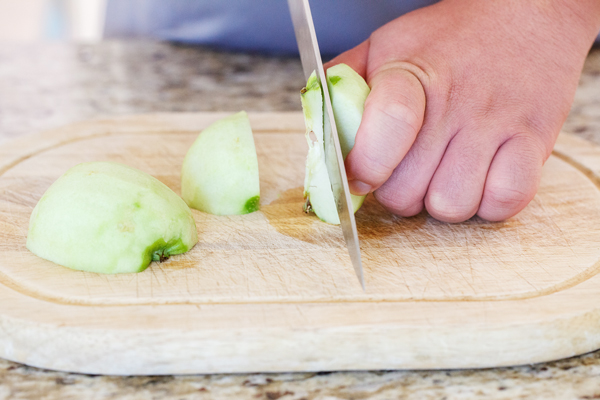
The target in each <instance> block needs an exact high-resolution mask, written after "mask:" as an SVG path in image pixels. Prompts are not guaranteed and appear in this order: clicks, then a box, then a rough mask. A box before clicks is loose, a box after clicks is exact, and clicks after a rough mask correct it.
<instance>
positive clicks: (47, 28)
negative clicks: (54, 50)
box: [0, 0, 106, 43]
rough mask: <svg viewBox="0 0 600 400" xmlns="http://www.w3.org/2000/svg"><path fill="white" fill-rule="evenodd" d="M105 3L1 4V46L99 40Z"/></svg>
mask: <svg viewBox="0 0 600 400" xmlns="http://www.w3.org/2000/svg"><path fill="white" fill-rule="evenodd" d="M105 9H106V0H0V42H13V43H24V42H35V41H43V40H68V41H84V42H90V41H98V40H101V39H102V31H103V27H104V15H105Z"/></svg>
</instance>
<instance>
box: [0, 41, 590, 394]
mask: <svg viewBox="0 0 600 400" xmlns="http://www.w3.org/2000/svg"><path fill="white" fill-rule="evenodd" d="M302 83H303V77H302V71H301V67H300V64H299V60H298V59H295V58H270V57H264V56H259V55H248V54H230V53H221V52H217V51H214V50H210V49H206V48H194V47H185V46H174V45H169V44H165V43H156V42H108V43H101V44H94V45H73V44H71V45H69V44H37V45H28V46H23V45H20V46H12V45H6V44H0V142H2V141H6V140H9V139H11V138H14V137H19V136H23V135H26V134H29V133H35V132H38V131H40V130H47V129H51V128H56V127H59V126H61V125H64V124H68V123H70V122H74V121H79V120H85V119H89V118H99V117H102V116H111V115H122V114H133V113H148V112H156V111H210V110H219V111H239V110H241V109H245V110H256V111H258V110H262V111H290V110H299V109H300V101H299V97H298V89H299V88H300V87H302ZM564 131H566V132H570V133H575V134H578V135H581V136H583V137H585V138H586V139H588V140H591V141H593V142H595V143H598V144H600V49H596V50H594V51H592V53H591V54H590V56H589V57H588V60H587V62H586V65H585V68H584V73H583V75H582V78H581V82H580V86H579V89H578V91H577V94H576V97H575V102H574V104H573V108H572V111H571V114H570V115H569V118H568V120H567V122H566V123H565V126H564ZM599 329H600V328H599ZM225 398H229V399H267V400H275V399H282V400H300V399H306V400H313V399H314V400H333V399H348V400H350V399H356V400H358V399H367V398H368V399H406V400H413V399H415V400H417V399H418V400H430V399H431V400H433V399H435V400H444V399H445V400H453V399H467V400H471V399H490V400H492V399H493V400H500V399H506V400H508V399H546V400H552V399H581V400H584V399H600V351H598V352H595V353H591V354H587V355H584V356H580V357H574V358H571V359H568V360H563V361H557V362H551V363H545V364H539V365H534V366H521V367H513V368H497V369H487V370H459V371H380V372H337V373H328V374H314V373H302V374H251V375H198V376H174V377H173V376H164V377H111V376H89V375H79V374H69V373H63V372H53V371H46V370H41V369H37V368H32V367H27V366H24V365H20V364H16V363H13V362H10V361H4V360H0V400H4V399H43V400H55V399H56V400H70V399H89V400H96V399H128V400H129V399H131V400H133V399H157V400H158V399H165V400H194V399H225Z"/></svg>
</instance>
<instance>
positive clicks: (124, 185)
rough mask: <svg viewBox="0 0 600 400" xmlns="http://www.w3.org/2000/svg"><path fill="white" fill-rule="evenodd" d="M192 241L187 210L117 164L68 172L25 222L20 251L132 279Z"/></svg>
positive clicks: (150, 180)
mask: <svg viewBox="0 0 600 400" xmlns="http://www.w3.org/2000/svg"><path fill="white" fill-rule="evenodd" d="M197 242H198V233H197V231H196V224H195V223H194V218H193V217H192V213H191V211H190V209H189V207H188V206H187V205H186V204H185V202H184V201H183V200H181V198H180V197H179V196H177V195H176V194H175V193H174V192H173V191H172V190H171V189H169V188H168V187H167V186H166V185H165V184H163V183H162V182H160V181H159V180H158V179H156V178H154V177H152V176H150V175H148V174H146V173H145V172H142V171H140V170H137V169H135V168H132V167H128V166H126V165H123V164H118V163H113V162H90V163H83V164H79V165H76V166H74V167H73V168H71V169H69V170H68V171H67V172H66V173H65V174H64V175H63V176H61V177H60V178H59V179H58V180H56V182H54V183H53V184H52V186H50V188H48V190H47V191H46V193H44V195H43V196H42V198H41V199H40V200H39V202H38V203H37V205H36V206H35V208H34V209H33V212H32V214H31V218H30V220H29V232H28V235H27V248H28V249H29V250H30V251H31V252H33V253H34V254H36V255H37V256H39V257H41V258H44V259H46V260H50V261H53V262H55V263H56V264H60V265H63V266H65V267H68V268H72V269H76V270H82V271H89V272H98V273H104V274H116V273H130V272H140V271H143V270H144V269H146V268H147V267H148V265H149V264H150V262H151V261H163V260H165V259H167V258H169V257H170V256H172V255H175V254H181V253H185V252H186V251H188V250H190V249H191V248H192V247H193V246H194V245H195V244H196V243H197Z"/></svg>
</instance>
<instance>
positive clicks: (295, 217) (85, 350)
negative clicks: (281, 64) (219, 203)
mask: <svg viewBox="0 0 600 400" xmlns="http://www.w3.org/2000/svg"><path fill="white" fill-rule="evenodd" d="M224 115H227V114H218V113H204V114H162V115H161V114H158V115H144V116H133V117H125V118H115V119H111V120H105V121H89V122H83V123H80V124H75V125H71V126H67V127H65V128H61V129H58V130H55V131H51V132H45V133H42V134H38V135H35V136H31V137H29V138H24V139H22V140H19V141H15V142H12V143H10V144H8V145H5V146H3V147H2V148H0V235H1V239H2V240H1V241H0V356H2V357H5V358H9V359H12V360H15V361H19V362H24V363H27V364H31V365H35V366H41V367H45V368H53V369H62V370H69V371H76V372H88V373H109V374H173V373H200V372H248V371H292V370H294V371H297V370H333V369H335V370H341V369H391V368H464V367H487V366H495V365H509V364H519V363H530V362H536V361H544V360H550V359H556V358H562V357H567V356H571V355H575V354H580V353H583V352H586V351H590V350H594V349H596V348H598V347H600V328H598V327H599V326H600V324H599V323H600V310H599V309H598V307H597V306H596V304H600V303H599V300H600V278H598V277H597V272H598V269H599V268H600V267H599V265H600V264H599V263H598V261H599V260H600V245H599V243H600V190H599V188H598V183H599V182H600V181H599V180H598V178H597V177H598V171H600V148H598V147H596V146H594V145H591V144H590V143H587V142H584V141H582V140H579V139H576V138H574V137H570V136H567V135H561V136H560V138H559V141H558V143H557V146H556V150H555V155H554V156H553V157H551V158H550V159H549V160H548V162H547V163H546V165H545V167H544V173H543V178H542V184H541V186H540V189H539V193H538V195H537V196H536V197H535V199H534V201H533V202H532V203H531V204H530V205H529V206H528V207H527V208H526V209H525V210H524V211H523V212H521V213H520V214H519V215H518V216H516V217H514V218H512V219H510V220H508V221H504V222H501V223H490V222H486V221H482V220H480V219H477V218H474V219H471V220H469V221H467V222H465V223H461V224H446V223H441V222H438V221H435V220H433V219H432V218H430V217H429V216H427V215H426V214H421V215H419V216H416V217H413V218H399V217H395V216H393V215H391V214H389V213H387V212H386V211H385V210H383V208H382V207H381V206H379V205H378V204H377V202H376V201H375V200H374V199H373V198H372V197H369V198H368V200H367V201H366V203H365V205H364V206H363V208H362V209H361V210H360V211H359V212H358V213H357V216H356V217H357V224H358V229H359V236H360V239H361V250H362V256H363V261H364V266H365V278H366V283H367V290H366V292H363V291H362V290H361V288H360V285H359V284H358V281H357V280H356V277H355V276H354V272H353V270H352V267H351V265H350V260H349V257H348V254H347V251H346V248H345V245H344V242H343V237H342V235H341V231H340V229H339V227H336V226H332V225H328V224H325V223H323V222H321V221H319V220H318V219H317V218H316V217H314V216H309V215H306V214H304V213H303V212H302V203H303V198H302V185H303V179H304V160H305V156H306V151H307V146H306V142H305V139H304V136H303V130H304V124H303V119H302V116H301V114H299V113H270V114H269V113H265V114H259V113H256V114H250V119H251V124H252V127H253V130H254V135H255V141H256V147H257V152H258V156H259V169H260V179H261V211H259V212H256V213H253V214H249V215H244V216H231V217H221V216H212V215H208V214H205V213H202V212H197V211H194V217H195V219H196V223H197V227H198V233H199V237H200V242H199V243H198V245H196V247H194V249H193V250H191V251H190V252H188V253H186V254H184V255H181V256H175V257H172V258H171V259H170V260H168V261H167V262H164V263H152V264H151V266H150V267H149V268H148V269H147V270H146V271H144V272H142V273H139V274H124V275H100V274H93V273H86V272H79V271H72V270H69V269H67V268H64V267H61V266H58V265H55V264H53V263H51V262H48V261H45V260H42V259H40V258H38V257H36V256H35V255H33V254H31V253H30V252H29V251H28V250H27V249H26V248H25V239H26V235H27V226H28V220H29V215H30V213H31V210H32V209H33V207H34V206H35V204H36V202H37V201H38V200H39V198H40V197H41V195H42V194H43V193H44V191H45V190H46V189H47V188H48V187H49V186H50V184H51V183H52V182H53V181H54V180H55V179H56V178H58V177H59V176H60V175H62V174H63V173H64V172H65V171H66V170H67V169H68V168H70V167H71V166H73V165H75V164H77V163H80V162H84V161H98V160H104V161H117V162H122V163H125V164H128V165H131V166H133V167H136V168H139V169H141V170H143V171H145V172H148V173H150V174H151V175H153V176H155V177H156V178H158V179H160V180H161V181H162V182H164V183H165V184H166V185H167V186H169V187H171V188H172V189H173V190H174V191H175V192H176V193H179V192H180V169H181V163H182V161H183V157H184V155H185V153H186V151H187V149H188V148H189V146H190V145H191V143H192V142H193V141H194V139H195V138H196V136H197V134H198V133H199V132H200V130H201V129H202V128H203V127H205V126H207V125H208V124H210V123H211V122H212V121H215V120H216V119H218V118H221V117H223V116H224Z"/></svg>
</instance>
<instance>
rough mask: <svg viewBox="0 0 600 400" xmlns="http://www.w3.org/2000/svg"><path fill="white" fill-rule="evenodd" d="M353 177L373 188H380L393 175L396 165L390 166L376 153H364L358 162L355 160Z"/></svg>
mask: <svg viewBox="0 0 600 400" xmlns="http://www.w3.org/2000/svg"><path fill="white" fill-rule="evenodd" d="M353 161H354V165H355V167H354V168H353V175H354V176H355V178H356V179H358V180H361V181H363V182H365V183H368V184H370V185H371V186H375V187H379V185H381V184H382V183H383V182H385V181H386V180H387V179H388V178H389V177H390V175H391V173H392V171H393V169H394V168H395V167H396V166H395V165H388V163H386V162H385V161H384V160H383V159H382V158H381V157H380V156H378V155H377V153H375V152H362V153H361V154H360V155H359V157H358V160H353Z"/></svg>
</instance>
